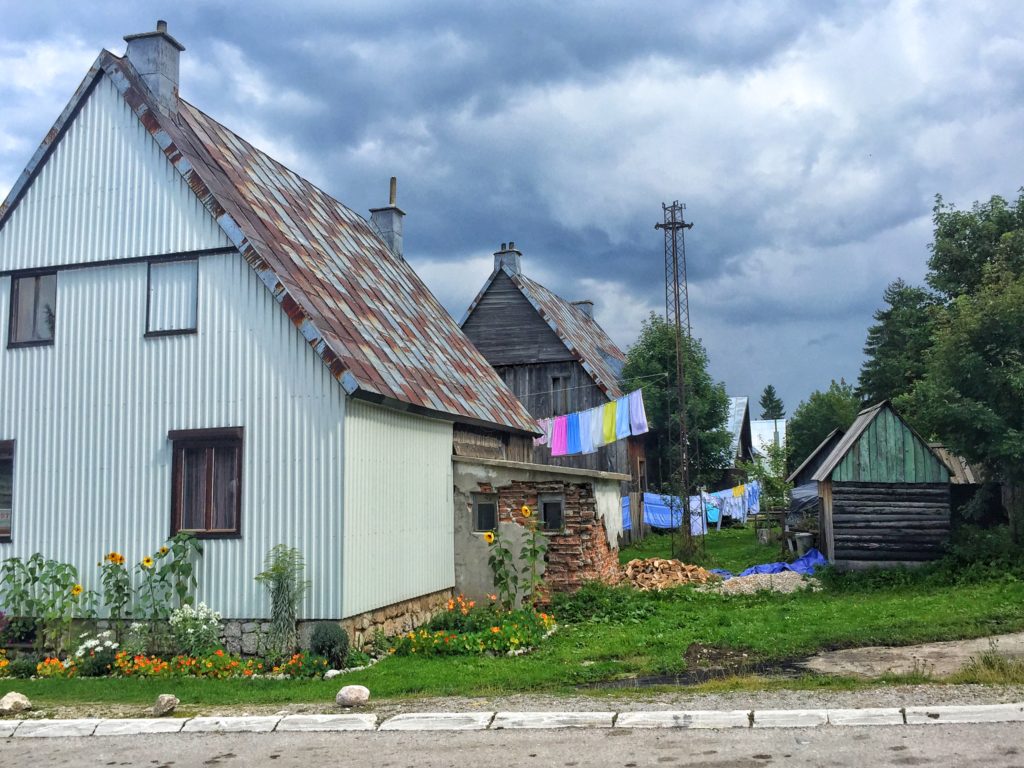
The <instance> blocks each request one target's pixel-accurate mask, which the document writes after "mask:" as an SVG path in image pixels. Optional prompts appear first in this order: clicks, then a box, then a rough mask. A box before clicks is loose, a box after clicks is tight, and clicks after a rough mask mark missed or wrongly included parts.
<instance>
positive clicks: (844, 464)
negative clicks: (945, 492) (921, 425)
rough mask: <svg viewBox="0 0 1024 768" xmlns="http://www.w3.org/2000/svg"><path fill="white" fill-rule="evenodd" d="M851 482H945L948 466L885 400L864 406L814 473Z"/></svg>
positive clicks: (820, 477)
mask: <svg viewBox="0 0 1024 768" xmlns="http://www.w3.org/2000/svg"><path fill="white" fill-rule="evenodd" d="M814 479H815V480H817V481H819V482H820V481H822V480H835V481H837V482H851V483H948V482H949V469H948V468H947V467H946V465H945V464H944V463H943V462H942V461H941V460H940V459H939V457H938V456H936V455H935V453H934V452H933V451H932V449H931V448H930V447H929V446H928V443H927V442H925V440H924V439H923V438H922V437H921V436H920V435H919V434H917V432H915V431H914V430H913V429H912V428H911V427H910V425H909V424H907V422H905V421H904V420H903V419H902V418H901V417H900V415H899V414H898V413H896V411H895V409H894V408H893V407H892V404H891V403H890V402H889V401H888V400H883V401H882V402H880V403H878V404H877V405H873V406H871V407H870V408H865V409H864V410H863V411H861V412H860V414H859V415H858V416H857V418H856V420H855V421H854V422H853V424H852V425H851V426H850V429H849V430H848V431H847V433H846V434H845V435H843V439H842V440H840V441H839V443H838V444H837V445H836V447H835V448H834V449H833V451H832V453H831V454H829V457H828V458H827V459H826V460H825V463H824V464H822V465H821V468H820V469H818V471H817V472H815V473H814Z"/></svg>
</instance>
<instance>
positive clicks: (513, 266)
mask: <svg viewBox="0 0 1024 768" xmlns="http://www.w3.org/2000/svg"><path fill="white" fill-rule="evenodd" d="M522 258H523V254H522V253H521V252H520V251H518V250H516V244H515V241H514V240H509V241H508V244H507V245H506V244H505V243H502V244H501V248H499V249H498V250H497V251H495V252H494V271H495V272H497V271H498V270H499V269H501V268H502V267H506V268H507V270H508V271H509V272H511V273H512V274H513V275H518V274H521V273H522V271H523V267H522V264H521V259H522Z"/></svg>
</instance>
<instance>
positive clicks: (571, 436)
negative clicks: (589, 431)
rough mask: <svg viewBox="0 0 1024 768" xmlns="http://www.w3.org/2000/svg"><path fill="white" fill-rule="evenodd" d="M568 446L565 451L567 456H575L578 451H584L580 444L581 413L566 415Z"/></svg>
mask: <svg viewBox="0 0 1024 768" xmlns="http://www.w3.org/2000/svg"><path fill="white" fill-rule="evenodd" d="M566 433H567V435H568V437H567V438H566V448H565V453H566V455H567V456H573V455H575V454H578V453H582V450H583V449H582V447H581V446H580V415H579V413H570V414H569V415H568V416H566Z"/></svg>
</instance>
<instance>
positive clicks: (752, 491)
mask: <svg viewBox="0 0 1024 768" xmlns="http://www.w3.org/2000/svg"><path fill="white" fill-rule="evenodd" d="M747 512H748V513H749V514H751V515H758V514H760V513H761V482H760V481H759V480H755V481H754V482H752V483H747Z"/></svg>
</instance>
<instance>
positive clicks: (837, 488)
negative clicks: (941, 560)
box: [823, 481, 949, 567]
mask: <svg viewBox="0 0 1024 768" xmlns="http://www.w3.org/2000/svg"><path fill="white" fill-rule="evenodd" d="M823 502H824V505H825V506H828V507H830V509H829V510H827V511H825V514H824V515H823V524H824V527H825V541H826V542H827V543H828V544H827V546H829V548H832V549H833V551H832V552H831V553H830V555H831V556H832V557H833V559H834V561H835V563H836V564H837V565H840V566H853V567H856V566H858V565H859V566H880V565H884V564H893V563H906V562H921V561H925V560H934V559H936V558H938V557H940V556H941V555H942V553H943V546H944V545H945V543H946V542H947V540H948V539H949V484H948V483H944V482H943V483H844V482H838V481H833V482H832V483H831V489H830V496H829V498H827V499H826V498H824V496H823ZM829 502H830V503H829ZM823 511H824V510H823ZM829 527H831V530H829Z"/></svg>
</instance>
